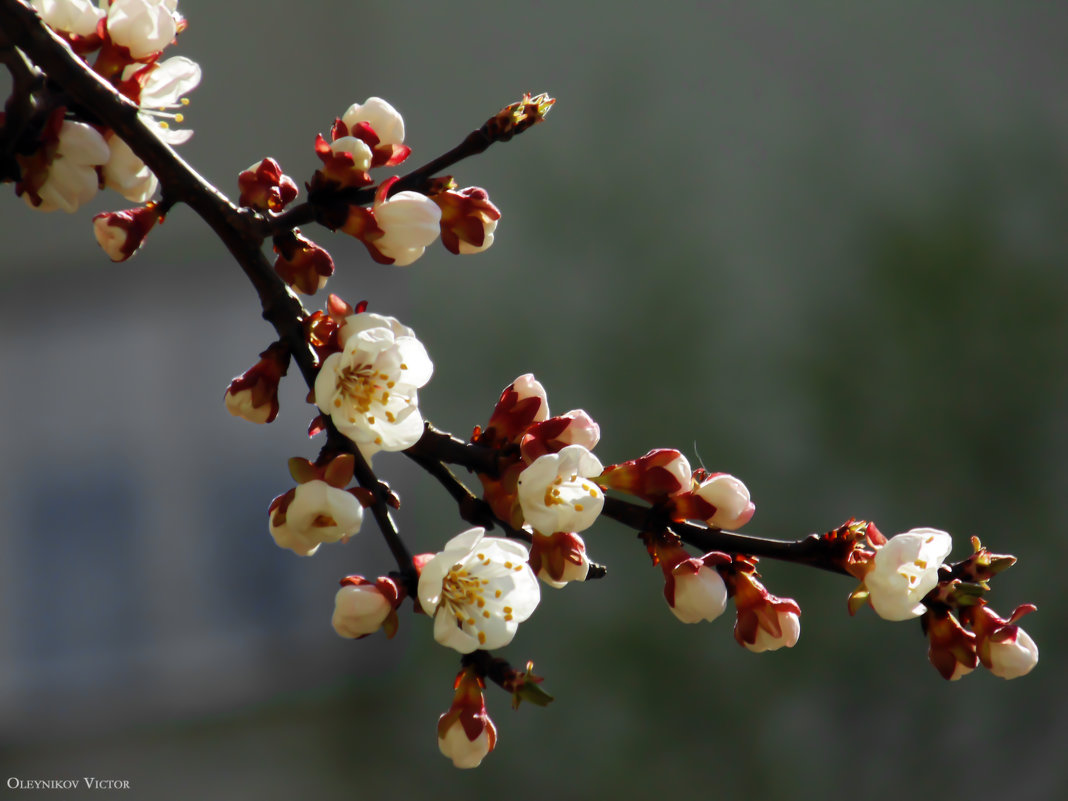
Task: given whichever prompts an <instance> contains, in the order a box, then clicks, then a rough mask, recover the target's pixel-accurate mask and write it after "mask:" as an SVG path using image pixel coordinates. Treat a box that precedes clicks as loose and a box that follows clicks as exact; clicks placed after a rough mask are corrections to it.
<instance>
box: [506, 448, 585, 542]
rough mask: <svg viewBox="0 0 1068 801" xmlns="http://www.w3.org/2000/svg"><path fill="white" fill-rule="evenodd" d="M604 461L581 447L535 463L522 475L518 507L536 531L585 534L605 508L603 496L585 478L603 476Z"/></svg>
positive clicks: (543, 457) (567, 449) (551, 455)
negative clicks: (602, 463) (602, 464)
mask: <svg viewBox="0 0 1068 801" xmlns="http://www.w3.org/2000/svg"><path fill="white" fill-rule="evenodd" d="M603 469H604V468H603V467H602V466H601V462H600V461H599V460H598V459H597V457H596V456H594V455H593V454H592V453H590V452H589V451H588V450H587V449H586V448H584V447H582V446H581V445H568V446H567V447H565V448H563V449H561V450H560V452H559V453H547V454H545V455H544V456H539V457H538V458H537V459H535V460H534V462H533V464H531V465H530V466H529V467H528V468H527V469H526V470H524V471H523V472H522V473H521V474H520V475H519V482H518V492H519V505H520V506H521V507H522V509H523V517H524V518H526V521H527V522H528V523H529V524H530V525H531V526H533V527H534V529H536V530H537V531H540V532H542V533H543V534H551V533H553V532H556V531H573V532H577V531H585V530H586V529H588V528H589V527H590V526H592V525H593V523H594V521H595V520H596V519H597V516H598V515H599V514H600V513H601V508H602V507H603V506H604V493H603V492H601V488H600V487H598V486H597V485H596V484H594V483H593V482H592V481H587V480H586V479H588V478H591V477H593V476H597V475H600V474H601V471H602V470H603Z"/></svg>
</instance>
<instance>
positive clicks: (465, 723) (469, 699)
mask: <svg viewBox="0 0 1068 801" xmlns="http://www.w3.org/2000/svg"><path fill="white" fill-rule="evenodd" d="M496 745H497V727H496V726H494V725H493V721H492V720H490V717H489V715H488V714H486V701H485V699H484V698H483V696H482V682H481V681H480V680H479V679H478V677H477V676H476V675H475V673H474V671H472V670H471V669H470V668H467V669H465V670H464V671H463V672H462V673H460V675H459V676H458V677H457V679H456V693H455V695H454V696H453V701H452V706H450V707H449V711H448V712H446V713H445V714H444V715H442V716H441V717H440V718H438V748H439V749H440V751H441V753H442V754H444V755H445V756H447V757H448V758H449V759H451V760H452V764H453V765H455V766H456V767H458V768H465V769H466V768H477V767H478V766H479V765H481V764H482V760H483V759H485V758H486V755H487V754H489V752H490V751H492V750H493V749H494V748H495V747H496Z"/></svg>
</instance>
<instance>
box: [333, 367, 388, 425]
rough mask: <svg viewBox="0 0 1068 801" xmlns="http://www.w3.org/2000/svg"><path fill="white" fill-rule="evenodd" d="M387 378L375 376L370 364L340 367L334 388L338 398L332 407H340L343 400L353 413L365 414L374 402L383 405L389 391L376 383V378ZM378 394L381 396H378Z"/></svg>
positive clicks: (379, 374) (380, 375)
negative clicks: (335, 387) (348, 404)
mask: <svg viewBox="0 0 1068 801" xmlns="http://www.w3.org/2000/svg"><path fill="white" fill-rule="evenodd" d="M387 377H388V376H385V375H383V374H381V373H377V374H376V373H375V369H374V366H373V365H370V364H357V365H346V366H345V367H342V368H341V369H340V370H338V372H337V384H336V386H337V392H338V395H339V397H337V398H335V399H334V406H336V407H340V406H341V404H342V398H344V399H345V400H346V401H348V402H349V403H350V404H351V405H352V407H353V409H354V410H355V411H357V412H359V413H360V414H367V412H368V411H370V409H371V404H372V403H374V402H375V401H376V400H377V401H379V402H380V403H385V402H386V400H388V399H389V390H387V389H385V387H384V386H383V385H382V384H380V383H378V382H377V381H376V379H378V378H382V379H385V378H387ZM378 393H381V394H380V395H378ZM376 395H378V397H376Z"/></svg>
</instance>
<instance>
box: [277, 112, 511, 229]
mask: <svg viewBox="0 0 1068 801" xmlns="http://www.w3.org/2000/svg"><path fill="white" fill-rule="evenodd" d="M493 121H494V119H493V118H491V119H490V120H489V121H487V122H486V124H485V125H483V126H482V127H481V128H479V129H478V130H476V131H472V132H471V133H469V134H468V135H467V136H466V137H465V138H464V140H463V141H462V142H460V144H458V145H456V147H454V148H452V149H451V150H449V151H447V152H445V153H443V154H441V155H440V156H438V157H437V158H435V159H432V160H431V161H429V162H427V163H426V164H424V165H423V166H422V167H418V168H417V169H414V170H412V171H411V172H409V173H406V174H405V175H402V176H401V177H400V178H399V179H398V180H397V182H396V183H394V184H393V186H391V187H390V189H389V194H390V195H395V194H396V193H397V192H402V191H404V190H411V191H415V192H425V191H426V189H427V188H428V187H429V185H430V183H431V180H432V179H433V178H434V177H435V176H438V175H441V174H442V173H443V172H444V171H445V170H447V169H448V168H449V167H451V166H452V165H454V164H456V163H457V162H460V161H463V160H464V159H466V158H470V157H471V156H477V155H478V154H479V153H484V152H485V151H486V150H488V149H489V147H490V145H492V144H494V143H495V142H503V141H507V140H508V139H511V135H508V136H501V135H499V134H498V133H497V132H496V131H495V129H494V127H493V126H492V125H491V123H492V122H493ZM377 191H378V187H377V186H365V187H359V188H354V187H348V188H345V189H341V190H338V191H335V192H326V193H321V195H320V196H317V197H313V198H309V199H308V200H306V201H305V202H303V203H300V204H298V205H296V206H291V207H290V208H288V209H287V210H286V211H284V212H282V213H281V214H277V215H270V216H267V217H261V218H260V219H259V221H258V223H257V224H258V226H259V230H260V233H261V235H263V236H264V237H267V236H270V235H272V234H275V233H277V232H279V231H289V230H292V229H293V228H297V227H299V226H301V225H307V224H308V223H312V222H320V223H321V222H323V220H324V219H325V218H333V217H336V216H337V215H336V214H331V213H330V212H329V211H328V210H336V209H338V208H341V209H344V208H346V207H348V206H350V205H355V206H369V205H371V203H372V202H374V199H375V193H376V192H377Z"/></svg>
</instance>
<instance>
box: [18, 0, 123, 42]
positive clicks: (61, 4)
mask: <svg viewBox="0 0 1068 801" xmlns="http://www.w3.org/2000/svg"><path fill="white" fill-rule="evenodd" d="M30 5H32V6H33V7H34V9H35V10H36V11H37V13H38V14H40V15H41V19H42V20H44V22H45V24H46V25H48V27H50V28H52V29H53V30H56V31H62V32H63V33H73V34H77V35H78V36H90V35H91V34H93V33H94V32H95V31H96V24H97V23H98V22H99V21H100V20H102V19H103V18H104V14H105V13H106V12H104V11H103V9H100V8H98V7H97V6H95V5H94V4H93V3H92V2H91V0H33V1H32V2H31V3H30Z"/></svg>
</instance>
